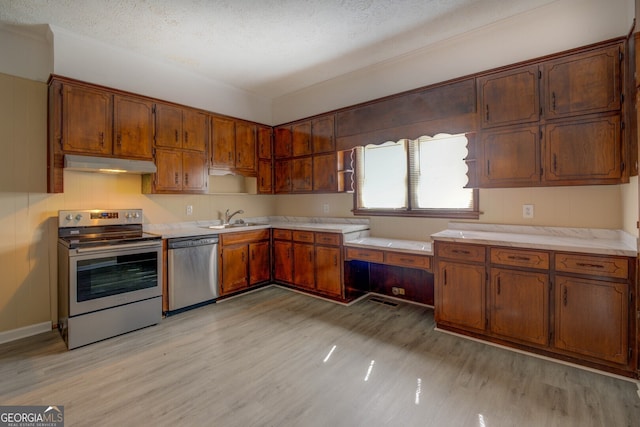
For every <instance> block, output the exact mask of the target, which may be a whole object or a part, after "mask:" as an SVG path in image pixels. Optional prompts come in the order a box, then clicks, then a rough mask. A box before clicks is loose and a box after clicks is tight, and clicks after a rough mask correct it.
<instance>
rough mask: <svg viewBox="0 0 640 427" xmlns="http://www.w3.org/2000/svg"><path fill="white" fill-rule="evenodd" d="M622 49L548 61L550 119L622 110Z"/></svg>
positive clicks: (546, 85)
mask: <svg viewBox="0 0 640 427" xmlns="http://www.w3.org/2000/svg"><path fill="white" fill-rule="evenodd" d="M620 55H621V47H620V46H619V45H615V46H610V47H608V48H606V49H597V50H593V51H590V52H585V53H577V54H573V55H569V56H565V57H562V58H558V59H555V60H552V61H548V62H545V63H544V64H543V66H542V69H543V82H544V84H543V85H544V115H545V117H546V118H547V119H553V118H559V117H566V116H572V115H576V114H590V113H599V112H604V111H612V110H619V109H620V104H621V103H620V95H621V93H622V88H621V80H620V67H621V59H620Z"/></svg>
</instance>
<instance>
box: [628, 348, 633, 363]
mask: <svg viewBox="0 0 640 427" xmlns="http://www.w3.org/2000/svg"><path fill="white" fill-rule="evenodd" d="M632 355H633V349H632V348H631V347H629V360H631V356H632Z"/></svg>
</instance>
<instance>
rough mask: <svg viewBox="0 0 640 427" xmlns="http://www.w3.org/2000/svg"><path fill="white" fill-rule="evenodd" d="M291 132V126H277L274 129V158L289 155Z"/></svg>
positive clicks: (290, 152)
mask: <svg viewBox="0 0 640 427" xmlns="http://www.w3.org/2000/svg"><path fill="white" fill-rule="evenodd" d="M292 145H293V134H292V133H291V127H277V128H275V129H274V141H273V152H274V155H275V158H276V159H284V158H288V157H291V154H292Z"/></svg>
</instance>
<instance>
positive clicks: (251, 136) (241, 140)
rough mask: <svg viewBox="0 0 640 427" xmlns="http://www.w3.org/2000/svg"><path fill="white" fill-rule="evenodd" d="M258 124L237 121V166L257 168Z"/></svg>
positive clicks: (251, 169) (245, 168) (250, 168)
mask: <svg viewBox="0 0 640 427" xmlns="http://www.w3.org/2000/svg"><path fill="white" fill-rule="evenodd" d="M256 131H257V130H256V125H254V124H253V123H246V122H240V121H236V142H235V144H236V145H235V159H236V161H235V168H236V169H243V170H248V171H255V169H256V141H257V134H256Z"/></svg>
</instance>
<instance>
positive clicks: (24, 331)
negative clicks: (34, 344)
mask: <svg viewBox="0 0 640 427" xmlns="http://www.w3.org/2000/svg"><path fill="white" fill-rule="evenodd" d="M51 328H52V324H51V322H42V323H37V324H35V325H29V326H23V327H22V328H18V329H12V330H10V331H4V332H0V344H2V343H5V342H9V341H15V340H19V339H20V338H26V337H30V336H31V335H37V334H41V333H43V332H49V331H50V330H51Z"/></svg>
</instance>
